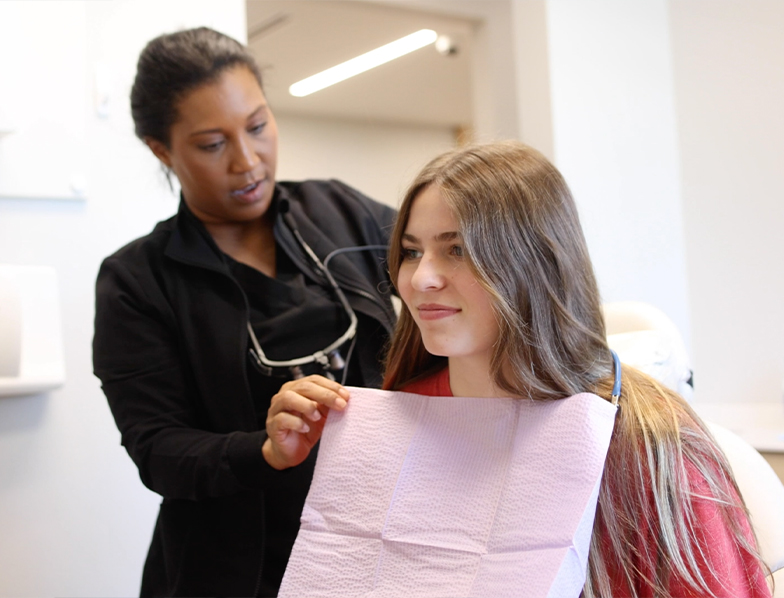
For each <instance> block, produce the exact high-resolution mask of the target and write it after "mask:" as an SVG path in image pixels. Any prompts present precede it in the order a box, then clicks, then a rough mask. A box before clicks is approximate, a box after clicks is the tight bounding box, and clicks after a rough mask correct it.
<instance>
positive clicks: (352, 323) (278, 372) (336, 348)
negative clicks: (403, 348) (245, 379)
mask: <svg viewBox="0 0 784 598" xmlns="http://www.w3.org/2000/svg"><path fill="white" fill-rule="evenodd" d="M282 215H283V221H284V222H285V223H286V225H287V226H288V227H289V228H290V229H291V232H292V233H293V235H294V238H295V239H296V240H297V243H299V245H300V247H302V249H303V250H304V251H305V253H306V254H307V256H308V257H309V258H310V260H311V261H312V262H313V264H314V265H315V266H316V268H317V269H318V270H319V272H321V273H322V274H323V275H324V277H325V278H326V279H327V281H328V282H329V286H330V288H331V290H332V291H333V292H334V293H335V296H336V297H337V299H338V301H339V302H340V305H341V306H342V307H343V309H344V310H345V312H346V315H347V316H348V320H349V325H348V328H347V329H346V331H345V332H344V333H343V334H341V335H340V336H339V337H338V338H337V339H335V341H334V342H332V343H330V344H329V345H328V346H327V347H325V348H323V349H321V350H320V351H316V352H315V353H311V354H310V355H305V356H303V357H297V358H295V359H285V360H281V361H276V360H273V359H269V358H268V357H267V356H266V355H265V354H264V350H263V349H262V348H261V345H260V344H259V340H258V338H256V334H255V333H254V332H253V326H251V324H250V322H248V334H249V335H250V341H251V344H252V345H253V346H252V347H251V348H250V349H248V351H249V353H250V356H251V361H252V363H253V365H254V366H255V367H256V368H257V369H258V370H259V371H260V372H261V373H262V374H264V375H265V376H281V377H286V378H288V377H292V378H294V379H295V380H296V379H299V378H303V377H304V376H305V369H308V368H307V366H309V365H311V364H315V365H316V369H317V371H318V373H320V374H321V375H323V376H325V377H327V378H329V379H330V380H334V379H335V373H337V372H340V371H341V370H342V371H343V374H342V376H341V384H345V382H346V375H347V374H348V363H349V361H350V360H351V354H352V353H353V351H354V345H355V344H356V342H357V315H356V314H355V313H354V310H353V309H352V307H351V304H350V303H349V302H348V299H346V295H345V294H344V293H343V289H341V288H340V286H339V285H338V283H337V281H336V280H335V278H334V277H333V276H332V274H330V272H329V270H328V269H327V265H328V264H329V260H330V259H331V258H332V256H334V255H336V254H338V253H346V252H348V251H368V250H378V249H383V250H386V246H384V245H364V246H361V247H346V248H343V249H336V250H335V251H333V252H332V253H330V254H329V255H328V256H327V257H326V259H325V260H324V262H322V261H321V260H320V259H319V257H318V256H317V255H316V254H315V252H314V251H313V250H312V249H311V248H310V246H309V245H308V244H307V243H306V242H305V239H303V238H302V235H300V233H299V230H298V229H297V225H296V223H295V222H294V218H293V217H292V216H291V214H289V213H287V212H283V214H282ZM348 341H351V343H350V344H349V347H348V350H347V352H346V357H345V359H344V358H343V356H342V355H341V352H340V349H341V347H343V345H345V344H346V343H347V342H348ZM319 370H320V371H319Z"/></svg>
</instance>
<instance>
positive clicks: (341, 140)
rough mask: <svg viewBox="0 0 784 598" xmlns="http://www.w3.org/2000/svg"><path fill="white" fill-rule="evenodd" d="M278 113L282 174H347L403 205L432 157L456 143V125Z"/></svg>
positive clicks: (391, 202) (387, 200)
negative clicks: (425, 124)
mask: <svg viewBox="0 0 784 598" xmlns="http://www.w3.org/2000/svg"><path fill="white" fill-rule="evenodd" d="M273 110H274V107H273ZM275 118H276V120H277V123H278V128H279V132H280V142H279V147H280V153H279V160H278V179H279V180H298V179H304V178H336V179H341V180H343V181H344V182H347V183H349V184H351V185H352V186H353V187H355V188H357V189H359V190H360V191H362V192H363V193H365V194H366V195H368V196H370V197H372V198H373V199H376V200H378V201H381V202H384V203H386V204H387V205H390V206H392V207H397V206H398V204H399V202H400V200H401V199H402V195H403V193H404V192H405V190H406V187H407V185H408V184H409V183H410V182H411V180H412V179H413V178H414V177H415V176H416V174H417V173H418V172H419V170H420V169H421V168H422V167H423V166H424V165H425V164H426V163H427V162H428V160H430V158H433V157H435V156H437V155H438V154H440V153H442V152H444V151H446V150H448V149H450V148H451V147H454V143H455V141H454V135H453V134H452V131H451V130H449V129H446V128H440V127H432V128H428V127H417V126H409V125H394V124H385V123H362V122H351V121H335V120H326V119H320V118H314V117H301V116H293V115H288V114H277V113H276V114H275Z"/></svg>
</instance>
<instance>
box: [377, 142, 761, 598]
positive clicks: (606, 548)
mask: <svg viewBox="0 0 784 598" xmlns="http://www.w3.org/2000/svg"><path fill="white" fill-rule="evenodd" d="M389 255H390V258H389V262H390V272H391V274H392V279H393V280H394V281H396V286H397V289H398V291H399V293H400V295H401V297H402V299H403V301H404V303H405V307H404V308H403V312H402V314H401V317H400V320H399V322H398V326H397V330H396V332H395V336H394V338H393V341H392V344H391V347H390V351H389V355H388V359H387V373H386V379H385V388H387V389H391V390H405V391H408V392H413V393H419V394H424V395H433V396H451V395H454V396H471V397H504V396H506V397H508V396H512V397H523V398H532V399H536V400H542V401H551V400H559V399H564V398H567V397H570V396H572V395H575V394H578V393H581V392H592V393H595V394H597V395H599V396H600V397H602V398H605V399H607V400H610V398H611V393H612V386H613V371H614V368H613V358H612V355H611V353H610V350H609V348H608V346H607V342H606V340H605V330H604V322H603V320H602V313H601V310H600V301H599V293H598V290H597V287H596V281H595V279H594V274H593V270H592V268H591V263H590V260H589V258H588V251H587V248H586V245H585V240H584V238H583V234H582V230H581V228H580V224H579V220H578V216H577V210H576V207H575V204H574V200H573V199H572V196H571V194H570V192H569V189H568V187H567V186H566V183H565V181H564V179H563V177H562V176H561V174H560V173H559V172H558V171H557V170H556V169H555V167H554V166H553V165H552V164H550V163H549V162H548V161H547V160H546V159H545V158H544V157H543V156H542V155H541V154H539V153H538V152H536V151H534V150H532V149H531V148H529V147H526V146H524V145H521V144H518V143H511V142H510V143H495V144H489V145H480V146H473V147H468V148H464V149H459V150H456V151H453V152H450V153H447V154H445V155H443V156H440V157H439V158H436V159H435V160H433V161H432V162H431V163H430V164H429V165H428V166H427V167H426V168H425V169H424V171H423V172H422V173H421V174H420V175H419V177H418V178H417V179H416V180H415V181H414V183H413V184H412V186H411V188H410V190H409V191H408V193H407V195H406V197H405V198H404V201H403V204H402V207H401V210H400V216H399V219H398V221H397V225H396V228H395V230H394V232H393V235H392V241H391V249H390V254H389ZM766 572H767V568H766V566H765V565H764V564H763V562H762V561H761V559H760V556H759V553H758V551H757V549H756V543H755V538H754V533H753V531H752V528H751V526H750V523H749V517H748V513H747V511H746V509H745V506H744V504H743V501H742V499H741V498H740V495H739V492H738V489H737V486H736V484H735V481H734V479H733V476H732V472H731V471H730V468H729V465H728V464H727V461H726V459H725V457H724V456H723V454H722V453H721V451H720V449H719V448H718V447H717V446H716V444H715V442H714V441H713V439H712V438H711V436H710V434H709V433H708V431H707V429H706V427H705V425H704V424H703V423H702V422H701V421H700V420H699V418H698V417H697V416H696V415H695V414H694V412H693V411H692V410H691V408H690V407H689V406H688V405H687V404H686V403H685V402H684V401H683V399H682V398H681V397H680V396H678V395H677V394H675V393H674V392H672V391H670V390H669V389H667V388H665V387H663V386H661V385H660V384H658V383H657V382H656V381H655V380H653V379H652V378H650V377H648V376H646V375H645V374H643V373H641V372H639V371H636V370H634V369H632V368H631V367H628V366H624V367H623V376H622V391H621V397H620V401H619V407H618V415H617V418H616V422H615V428H614V431H613V436H612V440H611V442H610V448H609V451H608V455H607V459H606V463H605V469H604V476H603V479H602V484H601V489H600V493H599V501H598V507H597V512H596V518H595V523H594V530H593V536H592V540H591V549H590V554H589V559H588V574H587V580H586V583H585V588H584V591H583V595H584V596H586V597H593V596H604V597H610V596H612V597H615V598H617V597H620V596H635V597H636V596H639V597H664V596H668V597H680V596H684V597H685V596H711V597H729V596H732V597H733V598H742V597H752V596H753V597H759V596H770V590H769V588H768V586H767V583H766V580H765V573H766Z"/></svg>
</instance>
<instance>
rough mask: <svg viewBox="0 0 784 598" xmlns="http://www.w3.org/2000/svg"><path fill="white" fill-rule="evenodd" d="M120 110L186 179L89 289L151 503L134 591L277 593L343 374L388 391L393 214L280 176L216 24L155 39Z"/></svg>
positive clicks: (252, 67)
mask: <svg viewBox="0 0 784 598" xmlns="http://www.w3.org/2000/svg"><path fill="white" fill-rule="evenodd" d="M131 109H132V113H133V119H134V123H135V127H136V134H137V136H138V137H139V138H140V139H142V140H143V141H144V142H145V143H146V144H147V146H148V147H149V148H150V150H152V152H153V153H154V154H155V155H156V156H157V157H158V159H159V160H160V161H161V162H162V164H163V165H164V166H165V167H166V169H167V170H169V171H170V172H173V173H174V175H176V177H177V179H178V180H179V182H180V185H181V188H182V197H181V202H180V208H179V211H178V213H177V214H176V215H175V216H174V217H172V218H170V219H169V220H166V221H164V222H161V223H159V224H158V225H157V226H156V227H155V228H154V230H153V231H152V232H151V233H150V234H148V235H147V236H145V237H142V238H140V239H137V240H136V241H134V242H132V243H130V244H129V245H126V246H125V247H123V248H122V249H120V250H119V251H117V252H116V253H115V254H114V255H112V256H110V257H108V258H106V260H105V261H104V262H103V265H102V266H101V269H100V273H99V275H98V281H97V298H96V318H95V338H94V346H93V351H94V353H93V358H94V367H95V374H96V375H97V376H98V378H100V380H101V382H102V384H103V390H104V392H105V394H106V397H107V399H108V401H109V405H110V407H111V410H112V413H113V415H114V418H115V421H116V423H117V426H118V428H119V430H120V432H121V435H122V443H123V445H124V446H125V448H126V449H127V450H128V453H129V454H130V456H131V458H132V459H133V461H134V462H135V463H136V465H137V466H138V468H139V473H140V476H141V479H142V481H143V482H144V484H145V485H146V486H147V487H148V488H150V489H151V490H153V491H155V492H157V493H158V494H160V495H161V496H162V497H163V501H162V503H161V508H160V513H159V516H158V521H157V524H156V526H155V530H154V533H153V537H152V544H151V546H150V550H149V553H148V556H147V561H146V564H145V567H144V572H143V578H142V586H141V594H142V596H174V595H187V596H274V595H276V593H277V590H278V586H279V584H280V580H281V577H282V575H283V571H284V569H285V567H286V563H287V560H288V557H289V553H290V550H291V546H292V544H293V542H294V539H295V537H296V534H297V530H298V528H299V517H300V512H301V509H302V505H303V503H304V501H305V496H306V494H307V491H308V488H309V485H310V481H311V476H312V471H313V463H314V461H315V449H314V445H315V443H316V442H317V440H318V438H319V436H320V433H321V429H322V427H323V424H324V420H325V417H326V415H327V413H328V411H329V410H330V409H338V410H341V409H343V408H345V406H346V401H347V400H348V399H349V395H348V392H347V391H346V389H345V387H344V385H357V386H378V385H379V384H380V382H381V377H380V370H381V362H380V360H381V358H382V355H381V353H382V349H383V347H384V344H385V342H386V341H387V338H388V335H389V334H390V332H391V330H392V328H393V326H394V320H395V315H394V311H393V309H392V305H391V303H390V297H389V295H388V294H387V292H388V289H389V287H390V285H389V284H388V283H389V279H388V274H387V270H386V264H385V252H384V251H383V249H379V246H380V247H386V245H387V241H388V235H389V232H390V230H389V228H390V225H391V224H392V221H393V219H394V217H395V212H394V210H392V209H391V208H388V207H384V206H382V205H381V204H378V203H376V202H374V201H371V200H370V199H368V198H367V197H365V196H363V195H362V194H360V193H359V192H357V191H355V190H354V189H351V188H350V187H347V186H346V185H344V184H342V183H339V182H337V181H303V182H296V183H289V182H277V183H276V181H275V165H276V160H277V129H276V125H275V119H274V117H273V115H272V112H271V111H270V107H269V106H268V104H267V101H266V99H265V96H264V92H263V90H262V86H261V76H260V74H259V70H258V67H257V66H256V64H255V62H254V60H253V58H252V57H251V56H250V54H249V53H248V52H247V50H246V49H245V48H244V47H243V46H242V45H241V44H239V43H238V42H236V41H235V40H233V39H231V38H229V37H226V36H225V35H223V34H220V33H217V32H215V31H213V30H210V29H206V28H199V29H193V30H188V31H182V32H178V33H174V34H171V35H164V36H161V37H158V38H156V39H154V40H152V41H151V42H150V43H149V44H148V45H147V47H146V48H145V49H144V50H143V52H142V54H141V56H140V58H139V62H138V68H137V74H136V79H135V82H134V85H133V89H132V91H131ZM367 246H376V248H375V249H373V248H372V247H370V248H368V247H367ZM352 248H353V249H352ZM359 248H363V249H362V250H358V249H359ZM341 250H343V251H341ZM117 541H118V542H122V538H117Z"/></svg>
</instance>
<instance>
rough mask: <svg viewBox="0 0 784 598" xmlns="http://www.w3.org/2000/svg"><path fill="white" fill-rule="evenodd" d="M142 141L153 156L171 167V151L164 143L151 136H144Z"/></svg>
mask: <svg viewBox="0 0 784 598" xmlns="http://www.w3.org/2000/svg"><path fill="white" fill-rule="evenodd" d="M144 143H146V144H147V147H149V148H150V151H152V153H153V154H155V157H156V158H158V159H159V160H160V161H161V162H163V164H164V165H165V166H166V167H167V168H171V167H172V165H171V151H169V148H168V147H166V144H165V143H163V142H162V141H159V140H158V139H154V138H152V137H145V138H144Z"/></svg>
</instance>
